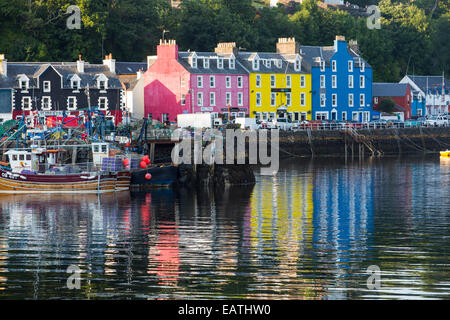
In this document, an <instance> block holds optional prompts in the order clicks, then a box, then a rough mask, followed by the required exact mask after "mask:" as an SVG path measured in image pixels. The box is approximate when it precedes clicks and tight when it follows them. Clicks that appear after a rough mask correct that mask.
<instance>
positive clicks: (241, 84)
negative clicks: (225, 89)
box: [237, 77, 244, 88]
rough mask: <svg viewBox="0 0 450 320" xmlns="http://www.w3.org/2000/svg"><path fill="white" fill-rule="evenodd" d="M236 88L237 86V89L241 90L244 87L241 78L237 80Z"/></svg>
mask: <svg viewBox="0 0 450 320" xmlns="http://www.w3.org/2000/svg"><path fill="white" fill-rule="evenodd" d="M237 86H238V88H242V87H243V86H244V84H243V81H242V77H238V78H237Z"/></svg>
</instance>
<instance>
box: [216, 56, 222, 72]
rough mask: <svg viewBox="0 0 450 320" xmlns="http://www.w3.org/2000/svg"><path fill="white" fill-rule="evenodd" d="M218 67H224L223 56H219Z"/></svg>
mask: <svg viewBox="0 0 450 320" xmlns="http://www.w3.org/2000/svg"><path fill="white" fill-rule="evenodd" d="M217 68H218V69H223V58H218V59H217Z"/></svg>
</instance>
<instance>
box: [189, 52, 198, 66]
mask: <svg viewBox="0 0 450 320" xmlns="http://www.w3.org/2000/svg"><path fill="white" fill-rule="evenodd" d="M189 59H190V63H189V64H190V65H191V68H194V69H197V55H196V54H195V53H194V55H193V56H192V57H190V58H189Z"/></svg>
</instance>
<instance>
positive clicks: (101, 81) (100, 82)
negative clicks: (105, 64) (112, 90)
mask: <svg viewBox="0 0 450 320" xmlns="http://www.w3.org/2000/svg"><path fill="white" fill-rule="evenodd" d="M97 88H99V89H100V91H103V92H105V91H106V89H107V88H108V78H106V76H105V75H104V74H101V75H99V76H98V77H97Z"/></svg>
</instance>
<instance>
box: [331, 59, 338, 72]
mask: <svg viewBox="0 0 450 320" xmlns="http://www.w3.org/2000/svg"><path fill="white" fill-rule="evenodd" d="M331 67H332V70H333V72H336V69H337V66H336V60H333V61H331Z"/></svg>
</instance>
